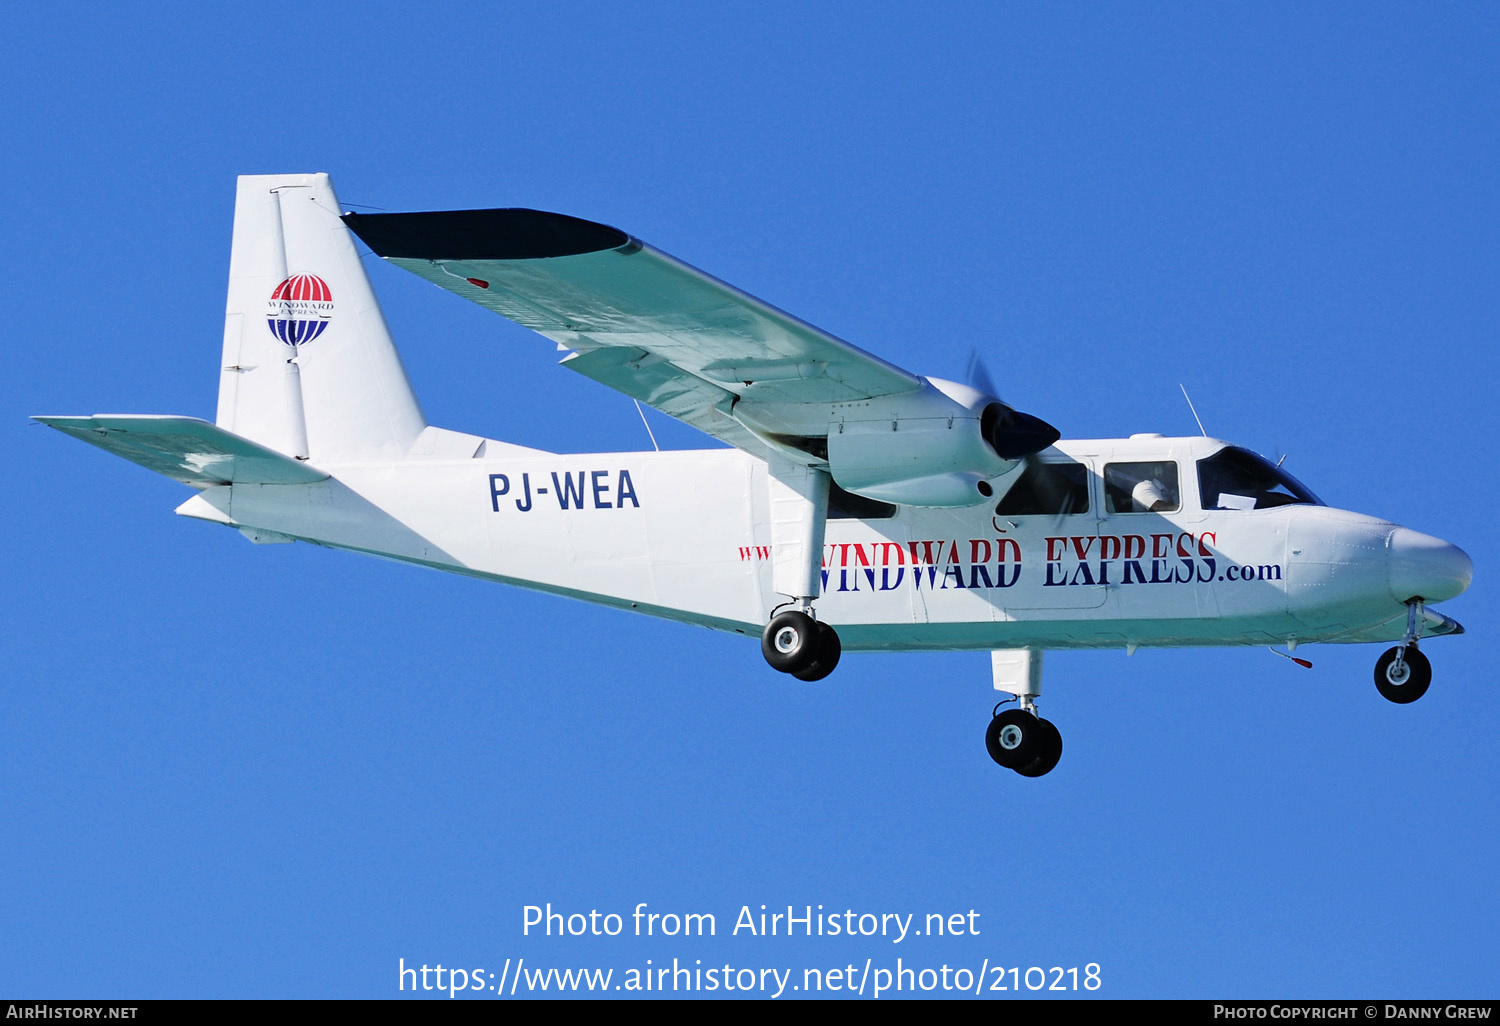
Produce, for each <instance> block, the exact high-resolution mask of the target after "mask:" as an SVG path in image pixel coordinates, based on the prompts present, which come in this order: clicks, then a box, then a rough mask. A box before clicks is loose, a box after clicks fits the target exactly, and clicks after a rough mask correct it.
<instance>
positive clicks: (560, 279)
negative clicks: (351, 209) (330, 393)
mask: <svg viewBox="0 0 1500 1026" xmlns="http://www.w3.org/2000/svg"><path fill="white" fill-rule="evenodd" d="M343 219H344V223H345V224H347V225H348V226H349V228H350V230H351V231H353V232H354V233H355V234H356V235H358V236H359V237H360V238H361V239H362V240H364V242H365V244H366V245H368V246H369V247H370V248H371V249H372V250H374V252H375V253H376V254H377V255H378V256H381V257H384V258H385V259H387V260H389V261H390V262H391V263H394V264H397V265H399V266H401V267H404V268H406V269H407V270H409V271H411V272H413V273H415V274H418V275H421V276H422V277H423V278H426V279H427V280H428V281H430V282H432V283H433V284H435V285H440V286H442V287H443V288H445V289H448V290H450V291H452V292H455V293H457V294H458V295H460V296H463V297H464V298H465V299H468V300H471V301H472V302H475V303H478V304H479V305H480V306H483V307H485V308H486V309H489V310H493V311H494V312H495V313H498V314H500V315H502V316H504V317H507V318H509V319H510V320H513V321H515V322H516V323H517V324H521V325H524V326H525V327H528V328H531V329H532V330H534V331H536V332H539V333H540V334H542V335H545V336H546V337H547V338H549V339H552V340H554V341H555V342H556V343H557V344H558V347H559V348H561V349H565V350H568V351H569V354H570V355H568V356H567V357H565V358H564V360H563V365H564V366H565V367H568V368H569V369H571V370H574V371H577V372H578V373H580V374H583V375H585V376H586V377H590V378H593V379H594V380H595V381H598V382H601V383H602V384H605V385H608V386H609V387H611V388H614V389H616V390H618V391H620V392H624V393H625V394H626V395H628V396H631V397H632V398H634V399H638V400H640V401H641V402H644V403H648V404H650V405H651V406H654V407H655V408H656V409H658V410H661V411H662V412H663V413H667V414H670V415H671V416H673V417H676V418H678V419H679V420H682V421H685V422H686V423H688V424H691V425H693V426H694V427H696V428H699V429H700V430H702V431H705V432H707V433H708V434H710V435H713V436H714V437H716V438H719V439H721V440H723V441H725V442H728V443H729V444H731V445H734V446H737V447H739V448H741V449H745V450H747V451H749V452H752V453H755V454H757V455H762V456H763V455H765V453H766V450H767V446H766V444H765V441H764V439H765V437H766V435H765V433H764V432H763V433H762V434H759V435H758V434H756V433H753V432H751V431H750V430H748V429H747V428H746V427H745V426H744V425H743V424H742V423H741V422H740V421H739V420H737V419H736V418H735V417H734V416H733V414H732V411H734V409H735V407H736V405H737V404H739V403H741V402H744V403H746V404H748V405H750V406H754V407H757V408H761V409H766V408H775V407H781V408H787V407H790V408H799V407H800V408H803V409H806V408H808V407H814V408H815V407H819V406H822V407H828V406H830V405H831V404H834V403H845V402H857V401H860V400H865V399H872V398H876V397H880V396H890V395H899V394H902V393H908V392H913V391H914V390H916V389H919V388H920V387H921V386H922V379H920V378H918V377H917V376H916V375H914V374H910V373H908V372H907V371H904V370H902V369H900V368H899V367H896V366H893V365H892V364H889V363H887V362H885V361H884V360H881V359H880V358H878V357H876V356H872V355H871V354H869V353H867V352H865V351H864V350H862V349H859V348H857V347H855V346H852V345H850V344H849V343H848V342H845V341H843V340H841V339H838V338H835V337H834V336H833V335H830V334H828V333H827V332H825V331H822V330H820V329H818V328H815V327H813V326H812V325H810V324H808V323H806V322H805V321H801V320H799V319H797V318H796V317H793V316H791V315H790V314H787V313H784V312H783V311H781V310H778V309H776V308H775V307H773V306H771V305H770V304H768V303H765V302H762V301H761V300H759V299H756V298H755V297H753V296H750V295H747V294H746V293H744V292H741V291H740V290H739V289H736V288H734V287H733V286H731V285H728V284H726V283H724V282H722V281H719V280H718V279H717V278H714V277H712V276H710V275H708V274H705V273H703V272H702V271H700V270H698V269H696V268H694V267H691V266H689V265H687V264H685V263H683V262H682V261H680V260H677V259H675V258H674V257H671V256H669V255H667V254H666V253H663V252H661V251H660V250H658V249H654V248H652V247H650V246H647V245H645V244H644V243H642V242H640V241H639V240H638V239H635V238H632V237H631V236H629V235H627V234H626V233H624V232H622V231H620V230H619V229H617V228H611V227H609V226H607V225H602V224H596V223H594V222H592V221H585V220H581V219H579V218H576V217H569V216H567V215H565V214H552V213H546V212H543V211H537V210H526V209H519V208H517V209H503V210H454V211H439V212H434V213H403V214H356V213H350V214H345V215H344V218H343ZM742 412H743V408H742ZM826 423H827V419H826V417H824V418H823V424H824V425H826ZM819 433H826V427H825V428H824V431H822V432H819Z"/></svg>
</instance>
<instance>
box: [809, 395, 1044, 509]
mask: <svg viewBox="0 0 1500 1026" xmlns="http://www.w3.org/2000/svg"><path fill="white" fill-rule="evenodd" d="M833 417H834V422H833V423H831V424H829V426H828V468H829V472H830V473H831V474H832V476H833V479H834V480H835V481H836V482H838V485H839V487H841V488H843V489H845V490H847V491H851V492H855V493H856V494H859V495H864V496H868V497H869V498H872V499H879V500H881V501H883V502H894V503H900V504H902V505H907V506H972V505H974V504H975V503H978V502H982V501H984V500H985V498H987V497H988V496H989V495H990V494H992V492H991V491H990V490H989V489H988V482H990V481H992V480H994V479H995V478H998V477H1003V476H1004V475H1005V474H1007V473H1009V472H1010V471H1011V470H1013V469H1014V468H1015V466H1016V464H1017V463H1018V462H1019V461H1020V460H1021V459H1023V458H1024V457H1025V456H1027V455H1030V454H1031V453H1033V452H1037V451H1039V450H1041V449H1043V448H1045V447H1046V446H1048V445H1051V444H1052V443H1053V442H1055V441H1056V440H1057V437H1058V435H1057V431H1056V429H1054V428H1052V427H1051V426H1050V425H1048V424H1046V423H1045V422H1043V421H1040V420H1038V419H1037V418H1035V417H1031V416H1029V415H1028V414H1024V413H1018V412H1017V411H1015V410H1012V409H1011V408H1010V407H1008V406H1006V405H1005V404H1004V403H1001V402H999V401H998V400H996V399H995V398H994V397H993V396H988V395H985V394H984V393H983V392H980V391H977V390H976V389H973V388H970V387H968V386H966V385H960V384H957V383H955V382H951V381H941V380H937V379H932V378H929V379H926V380H924V382H923V386H922V388H920V389H918V390H916V391H914V392H909V393H907V394H905V395H898V396H887V397H882V398H879V399H870V400H865V401H862V402H858V403H848V404H841V405H838V406H835V407H834V409H833ZM1002 452H1003V453H1005V454H1006V455H1005V456H1002V455H1001V453H1002Z"/></svg>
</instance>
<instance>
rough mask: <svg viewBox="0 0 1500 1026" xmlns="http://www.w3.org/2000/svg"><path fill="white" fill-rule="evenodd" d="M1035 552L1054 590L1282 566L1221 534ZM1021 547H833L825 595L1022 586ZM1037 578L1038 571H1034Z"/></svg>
mask: <svg viewBox="0 0 1500 1026" xmlns="http://www.w3.org/2000/svg"><path fill="white" fill-rule="evenodd" d="M1042 543H1043V545H1044V546H1045V552H1034V553H1030V556H1031V558H1032V559H1033V560H1037V557H1039V556H1045V559H1040V560H1037V562H1040V564H1041V566H1040V568H1039V572H1040V574H1041V578H1042V579H1041V581H1040V584H1041V585H1042V586H1043V587H1048V588H1067V587H1080V586H1081V587H1095V588H1108V587H1113V586H1121V585H1138V584H1148V585H1149V584H1207V583H1209V582H1211V581H1257V580H1259V581H1280V580H1281V579H1282V578H1281V566H1280V564H1276V563H1268V564H1265V565H1261V566H1249V565H1247V566H1240V565H1239V564H1237V563H1234V562H1232V561H1230V560H1227V559H1225V558H1223V556H1222V555H1221V554H1220V553H1218V552H1217V551H1216V549H1215V546H1216V545H1217V543H1218V536H1217V535H1216V534H1215V533H1214V532H1212V531H1205V532H1203V533H1202V534H1191V533H1188V532H1175V533H1171V534H1125V535H1067V536H1057V537H1048V538H1043V539H1042ZM739 556H740V559H741V560H742V561H745V562H765V561H768V560H770V559H771V546H769V545H742V546H740V549H739ZM1022 570H1023V560H1022V550H1021V546H1020V545H1019V544H1018V543H1017V541H1016V540H1015V539H1013V538H1000V537H996V538H963V539H959V538H953V539H940V540H939V539H934V540H931V541H909V542H905V543H901V542H832V543H829V544H826V545H825V546H824V547H823V591H824V592H825V593H829V592H836V591H894V590H896V589H898V588H902V587H908V588H916V589H918V590H927V591H948V590H951V589H954V588H964V589H994V588H1011V587H1014V586H1015V585H1016V584H1017V582H1019V581H1020V580H1021V576H1022ZM1032 572H1033V573H1036V572H1038V570H1033V571H1032Z"/></svg>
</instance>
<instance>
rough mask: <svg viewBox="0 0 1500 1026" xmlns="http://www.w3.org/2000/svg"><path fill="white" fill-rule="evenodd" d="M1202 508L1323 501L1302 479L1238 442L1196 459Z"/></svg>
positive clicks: (1269, 505) (1267, 507) (1263, 505)
mask: <svg viewBox="0 0 1500 1026" xmlns="http://www.w3.org/2000/svg"><path fill="white" fill-rule="evenodd" d="M1198 490H1199V492H1200V493H1201V497H1202V499H1203V508H1204V509H1271V508H1273V507H1276V506H1291V505H1295V504H1297V503H1303V504H1307V505H1312V506H1321V505H1323V502H1322V500H1321V499H1319V498H1318V497H1317V496H1316V495H1314V494H1313V493H1312V492H1311V491H1309V490H1308V488H1307V486H1306V485H1304V484H1303V483H1302V482H1300V481H1298V480H1297V479H1296V478H1295V477H1293V476H1292V475H1290V474H1288V473H1287V472H1286V471H1284V470H1282V469H1281V468H1280V467H1277V466H1275V465H1274V464H1272V463H1271V462H1270V461H1269V460H1267V459H1265V458H1264V457H1261V456H1257V455H1256V454H1255V453H1253V452H1251V451H1250V450H1249V449H1241V448H1240V447H1239V446H1237V445H1230V446H1225V447H1224V448H1223V449H1220V450H1219V451H1218V452H1216V453H1214V454H1213V455H1212V456H1209V457H1208V458H1207V459H1201V460H1199V461H1198Z"/></svg>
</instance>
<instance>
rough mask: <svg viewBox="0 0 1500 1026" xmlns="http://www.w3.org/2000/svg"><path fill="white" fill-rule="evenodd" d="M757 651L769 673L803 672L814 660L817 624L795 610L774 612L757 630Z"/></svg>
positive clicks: (816, 653) (816, 652)
mask: <svg viewBox="0 0 1500 1026" xmlns="http://www.w3.org/2000/svg"><path fill="white" fill-rule="evenodd" d="M760 652H761V655H763V656H765V657H766V662H768V663H770V664H771V669H773V670H780V671H781V672H782V673H796V672H798V671H799V670H806V669H807V668H808V667H810V666H812V664H813V661H814V660H815V659H817V658H818V622H817V621H816V620H814V619H813V618H812V617H810V616H808V615H807V614H806V613H799V612H797V610H795V609H788V610H787V611H786V612H784V613H777V614H776V615H775V616H773V617H771V622H770V623H768V624H766V629H765V630H763V631H761V634H760Z"/></svg>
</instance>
